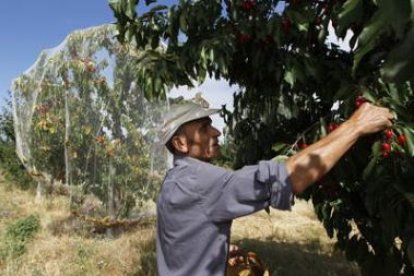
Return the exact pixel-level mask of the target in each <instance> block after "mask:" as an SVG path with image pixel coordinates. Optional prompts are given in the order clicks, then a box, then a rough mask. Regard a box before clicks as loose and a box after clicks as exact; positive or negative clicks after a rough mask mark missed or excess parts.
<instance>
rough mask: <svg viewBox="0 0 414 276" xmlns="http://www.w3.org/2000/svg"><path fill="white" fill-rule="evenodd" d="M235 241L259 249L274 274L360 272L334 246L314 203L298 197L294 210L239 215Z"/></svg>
mask: <svg viewBox="0 0 414 276" xmlns="http://www.w3.org/2000/svg"><path fill="white" fill-rule="evenodd" d="M232 241H233V243H236V244H238V245H240V246H241V247H242V248H245V249H246V250H251V251H255V252H256V253H257V254H258V255H259V256H260V258H261V259H262V260H263V261H264V262H265V263H266V264H267V265H268V267H269V268H270V271H271V273H272V274H271V275H283V276H290V275H292V276H298V275H306V276H312V275H315V276H316V275H340V276H343V275H344V276H345V275H360V272H359V269H358V267H357V265H356V264H354V263H349V262H348V261H347V260H346V258H345V257H344V256H343V254H341V253H340V252H337V251H335V250H334V243H335V240H331V239H330V238H329V237H328V236H327V234H326V231H325V229H324V228H323V226H322V224H321V223H320V222H319V221H318V219H317V218H316V215H315V213H314V211H313V206H312V205H311V204H310V203H308V202H306V201H303V200H297V201H296V204H295V205H294V206H293V208H292V211H291V212H289V211H278V210H274V209H271V212H270V215H268V214H267V213H266V212H264V211H263V212H259V213H256V214H253V215H251V216H248V217H242V218H239V219H236V220H235V221H234V223H233V227H232Z"/></svg>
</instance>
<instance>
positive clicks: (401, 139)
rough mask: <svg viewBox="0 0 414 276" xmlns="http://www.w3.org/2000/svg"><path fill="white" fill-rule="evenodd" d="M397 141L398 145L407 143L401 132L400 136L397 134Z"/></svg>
mask: <svg viewBox="0 0 414 276" xmlns="http://www.w3.org/2000/svg"><path fill="white" fill-rule="evenodd" d="M397 142H398V144H400V145H405V144H406V143H407V137H406V136H405V135H403V134H401V135H400V136H398V138H397Z"/></svg>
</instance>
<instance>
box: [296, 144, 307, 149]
mask: <svg viewBox="0 0 414 276" xmlns="http://www.w3.org/2000/svg"><path fill="white" fill-rule="evenodd" d="M298 147H299V148H300V149H306V148H307V147H309V145H308V144H306V143H301V144H298Z"/></svg>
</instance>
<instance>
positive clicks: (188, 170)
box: [157, 103, 392, 276]
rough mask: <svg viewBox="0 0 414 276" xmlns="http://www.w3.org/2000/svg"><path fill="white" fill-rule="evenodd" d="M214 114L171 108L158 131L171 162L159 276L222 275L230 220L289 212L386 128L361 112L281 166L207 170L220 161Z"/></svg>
mask: <svg viewBox="0 0 414 276" xmlns="http://www.w3.org/2000/svg"><path fill="white" fill-rule="evenodd" d="M218 111H219V110H218V109H208V108H202V107H200V106H198V105H196V104H191V103H190V104H185V105H181V106H175V107H173V108H171V110H170V112H169V113H168V114H167V116H166V119H165V122H164V127H163V129H162V134H163V142H164V143H165V145H166V147H167V148H168V150H169V151H170V152H171V153H173V154H174V167H173V168H172V169H170V170H169V171H168V172H167V175H166V177H165V179H164V182H163V184H162V188H161V192H160V195H159V198H158V202H157V220H158V221H157V223H158V225H157V263H158V271H159V274H160V275H161V276H164V275H165V276H172V275H183V276H189V275H196V276H203V275H206V276H207V275H221V276H222V275H224V274H225V271H226V260H227V256H228V253H229V240H230V227H231V224H232V220H233V219H235V218H237V217H240V216H245V215H248V214H251V213H253V212H257V211H259V210H262V209H264V208H266V207H268V206H272V207H273V208H277V209H283V210H289V209H290V207H291V199H292V196H293V195H294V194H299V193H301V192H302V191H304V190H305V189H306V188H307V187H308V186H309V185H311V184H312V183H314V182H315V181H316V180H318V179H319V178H320V177H322V176H323V175H324V174H326V173H327V172H328V171H329V170H330V169H331V168H332V167H333V166H334V165H335V163H336V162H337V161H338V160H339V159H340V157H341V156H342V155H343V154H344V153H345V152H346V151H347V150H348V149H349V148H350V147H351V146H352V145H353V144H354V143H355V142H356V141H357V139H358V138H359V137H361V136H364V135H366V134H370V133H374V132H377V131H380V130H383V129H385V128H387V127H390V126H391V120H392V114H391V113H390V111H389V110H388V109H386V108H381V107H377V106H374V105H371V104H369V103H365V104H363V105H362V106H361V107H360V108H359V109H358V110H357V111H356V112H355V113H354V114H353V115H352V116H351V118H350V119H349V120H347V121H346V122H344V123H343V124H342V125H341V126H340V127H339V128H337V129H336V130H335V131H333V132H332V133H330V134H329V135H328V136H326V137H324V138H322V139H321V140H320V141H318V142H317V143H315V144H313V145H311V146H309V147H307V148H306V149H304V150H302V151H301V152H299V153H297V154H295V155H294V156H292V157H290V158H289V159H288V160H287V161H286V162H285V163H276V162H273V161H261V162H259V163H258V164H257V165H254V166H246V167H244V168H242V169H240V170H237V171H230V170H226V169H223V168H220V167H217V166H214V165H212V164H210V163H209V162H210V161H211V160H212V159H213V158H215V157H217V156H218V155H219V154H220V146H219V141H218V137H219V136H220V135H221V133H220V131H218V130H217V129H216V128H214V127H213V126H212V125H211V122H212V121H211V119H210V117H209V116H210V115H212V114H214V113H217V112H218Z"/></svg>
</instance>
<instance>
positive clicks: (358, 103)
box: [355, 96, 367, 108]
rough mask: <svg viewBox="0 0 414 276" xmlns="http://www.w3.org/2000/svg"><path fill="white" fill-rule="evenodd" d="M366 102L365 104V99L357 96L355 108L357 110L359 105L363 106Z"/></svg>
mask: <svg viewBox="0 0 414 276" xmlns="http://www.w3.org/2000/svg"><path fill="white" fill-rule="evenodd" d="M366 102H367V99H365V98H364V97H362V96H358V97H356V99H355V106H356V108H359V107H360V106H361V105H363V104H364V103H366Z"/></svg>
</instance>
